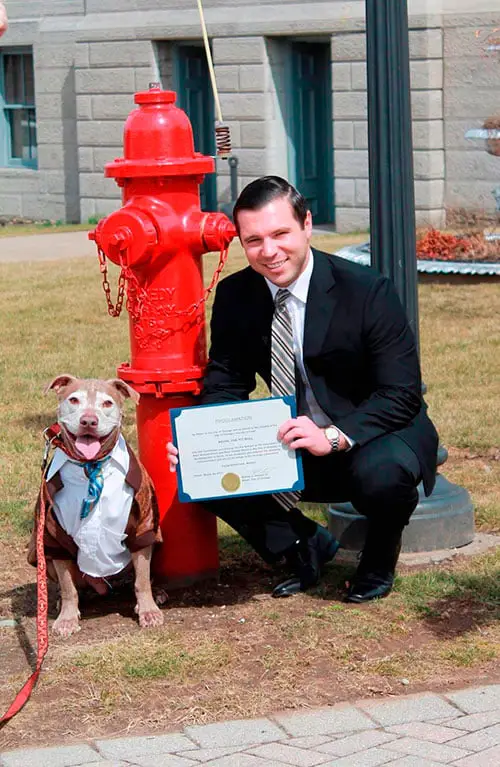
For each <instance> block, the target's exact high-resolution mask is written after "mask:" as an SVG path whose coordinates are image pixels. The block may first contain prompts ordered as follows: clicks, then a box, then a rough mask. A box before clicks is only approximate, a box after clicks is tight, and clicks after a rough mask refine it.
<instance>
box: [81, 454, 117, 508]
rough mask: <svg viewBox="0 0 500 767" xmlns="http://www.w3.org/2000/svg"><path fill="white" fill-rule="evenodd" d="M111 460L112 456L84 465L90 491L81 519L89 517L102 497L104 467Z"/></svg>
mask: <svg viewBox="0 0 500 767" xmlns="http://www.w3.org/2000/svg"><path fill="white" fill-rule="evenodd" d="M109 458H110V456H107V457H106V458H103V460H102V461H87V463H84V464H83V470H84V472H85V476H86V477H88V480H89V489H88V495H87V497H86V498H85V499H84V500H83V501H82V508H81V510H80V519H86V517H88V515H89V514H90V512H91V511H92V509H93V508H95V506H96V505H97V503H98V501H99V498H100V497H101V493H102V488H103V485H104V476H103V473H102V466H103V464H104V463H106V461H108V460H109Z"/></svg>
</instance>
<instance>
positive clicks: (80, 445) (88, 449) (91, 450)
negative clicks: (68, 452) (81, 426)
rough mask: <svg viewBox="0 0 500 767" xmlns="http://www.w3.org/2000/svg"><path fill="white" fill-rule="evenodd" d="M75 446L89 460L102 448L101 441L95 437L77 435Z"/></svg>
mask: <svg viewBox="0 0 500 767" xmlns="http://www.w3.org/2000/svg"><path fill="white" fill-rule="evenodd" d="M75 447H76V449H77V450H78V452H79V453H81V454H82V455H83V456H85V458H86V459H87V461H91V460H92V459H93V458H95V457H96V455H97V453H98V452H99V450H100V449H101V443H100V442H99V440H98V439H95V437H88V436H85V437H77V438H76V440H75Z"/></svg>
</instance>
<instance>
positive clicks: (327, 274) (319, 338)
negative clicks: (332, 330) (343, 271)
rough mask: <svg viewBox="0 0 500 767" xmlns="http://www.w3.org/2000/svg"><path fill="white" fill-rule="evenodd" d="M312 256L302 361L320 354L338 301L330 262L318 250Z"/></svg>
mask: <svg viewBox="0 0 500 767" xmlns="http://www.w3.org/2000/svg"><path fill="white" fill-rule="evenodd" d="M313 254H314V267H313V271H312V275H311V282H310V283H309V291H308V294H307V304H306V316H305V322H304V360H306V359H307V358H308V357H316V356H317V355H319V353H320V352H321V348H322V346H323V341H324V339H325V336H326V333H327V331H328V328H329V327H330V324H331V321H332V317H333V314H334V311H335V308H336V305H337V300H338V297H337V295H336V289H335V277H334V275H333V268H332V265H331V263H330V261H329V260H328V258H327V257H326V255H325V254H324V253H321V251H319V250H313Z"/></svg>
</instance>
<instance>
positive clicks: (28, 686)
mask: <svg viewBox="0 0 500 767" xmlns="http://www.w3.org/2000/svg"><path fill="white" fill-rule="evenodd" d="M47 433H48V434H47ZM51 434H53V432H51V430H49V429H46V430H45V432H44V435H45V439H46V440H47V443H46V445H45V454H44V457H43V462H42V478H43V476H44V475H45V468H46V466H47V459H48V455H49V450H50V447H51V445H52V442H53V441H54V439H55V438H56V435H55V434H54V435H53V436H50V435H51ZM45 500H46V499H45V488H44V483H43V482H42V489H41V492H40V514H39V517H38V524H37V530H36V559H37V562H36V579H37V580H36V590H37V608H36V631H37V654H36V667H35V670H34V671H33V673H32V674H31V676H30V677H29V679H28V680H27V681H26V682H25V683H24V685H23V686H22V688H21V689H20V690H19V692H18V693H17V695H16V697H15V698H14V700H13V701H12V703H11V704H10V706H9V708H8V709H7V711H6V712H5V714H4V715H3V716H2V717H1V718H0V729H1V728H2V727H3V726H4V725H5V724H7V722H8V721H9V719H12V717H14V716H15V715H16V714H17V713H19V711H20V710H21V709H22V707H23V706H24V705H25V704H26V703H27V702H28V700H29V698H30V696H31V693H32V692H33V689H34V687H35V685H36V683H37V681H38V677H39V676H40V671H41V670H42V664H43V661H44V658H45V656H46V654H47V650H48V649H49V626H48V606H49V605H48V595H47V563H46V561H45V551H44V547H43V538H44V531H45Z"/></svg>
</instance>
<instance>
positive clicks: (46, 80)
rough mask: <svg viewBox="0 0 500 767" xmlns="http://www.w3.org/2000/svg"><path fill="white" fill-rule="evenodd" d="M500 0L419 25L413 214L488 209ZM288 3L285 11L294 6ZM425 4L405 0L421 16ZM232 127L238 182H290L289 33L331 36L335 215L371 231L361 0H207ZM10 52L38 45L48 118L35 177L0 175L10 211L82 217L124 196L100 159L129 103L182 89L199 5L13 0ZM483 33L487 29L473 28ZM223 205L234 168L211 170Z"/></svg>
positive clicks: (117, 148) (414, 22)
mask: <svg viewBox="0 0 500 767" xmlns="http://www.w3.org/2000/svg"><path fill="white" fill-rule="evenodd" d="M497 3H498V0H491V2H490V0H482V3H481V8H486V7H488V6H491V10H490V12H489V13H487V12H481V8H480V9H476V8H475V6H474V3H473V0H446V2H443V3H441V4H440V6H439V13H440V15H434V16H433V15H427V16H415V15H413V16H411V17H410V53H411V84H412V112H413V140H414V169H415V199H416V203H417V221H418V223H419V224H422V225H428V224H433V225H441V224H442V223H443V218H444V211H445V209H446V208H452V207H467V208H475V209H478V208H479V209H481V208H486V209H487V210H494V205H495V202H494V199H493V196H492V194H491V191H492V189H493V188H494V187H495V186H498V185H499V184H500V159H499V158H496V157H492V156H490V155H488V154H487V153H486V152H485V151H484V148H483V145H482V144H481V143H477V142H475V143H474V142H471V141H467V140H466V139H465V138H464V133H465V131H466V130H467V129H468V128H474V127H480V126H481V125H482V122H483V120H484V119H485V118H486V117H488V116H490V115H492V114H495V113H500V100H499V96H498V94H499V92H500V88H499V85H500V60H499V58H498V55H497V56H495V57H488V56H487V55H486V53H485V49H484V48H485V46H484V41H485V39H486V38H487V36H488V34H491V33H492V32H493V30H494V29H495V27H497V26H500V13H499V11H498V8H497ZM284 6H286V8H285V7H284ZM427 6H428V4H427V3H424V1H423V0H421V2H420V0H413V1H412V2H411V3H410V10H411V12H412V13H414V14H417V13H425V12H426V9H427ZM204 7H205V12H206V21H207V25H208V29H209V34H210V37H211V39H212V49H213V56H214V64H215V68H216V76H217V82H218V87H219V91H220V98H221V105H222V112H223V116H224V119H225V120H226V121H227V122H228V123H229V125H230V128H231V135H232V143H233V148H234V151H235V153H236V154H237V155H238V158H239V168H238V170H239V185H240V189H241V187H242V186H243V185H244V184H245V183H247V182H248V181H251V180H252V179H253V178H255V177H256V176H259V175H261V174H263V173H277V174H279V175H284V176H288V177H289V178H290V179H291V180H292V181H293V170H292V169H293V162H292V160H291V158H292V157H293V147H292V146H291V144H290V139H289V131H288V130H287V128H288V124H289V119H290V116H289V114H287V110H289V109H290V105H289V103H288V104H287V99H286V98H285V92H286V85H287V77H288V74H287V61H288V58H289V57H288V53H289V50H288V47H289V45H290V42H289V41H290V40H297V39H300V38H302V39H311V40H328V39H330V40H331V75H332V112H333V124H332V131H333V145H334V161H333V170H334V184H335V205H336V222H337V228H338V229H339V230H340V231H346V230H353V229H354V230H356V229H358V230H359V229H366V228H368V225H369V184H368V149H367V92H366V40H365V32H364V0H351V1H350V2H344V1H343V0H342V2H341V0H331V1H330V2H326V0H316V1H315V2H311V3H305V2H304V3H297V2H296V1H295V0H282V2H280V3H278V2H271V1H270V0H257V2H256V3H254V4H253V5H250V4H249V3H248V0H206V2H204ZM8 10H9V18H10V26H9V30H8V32H7V34H6V35H4V36H3V37H2V38H1V40H0V46H1V47H6V46H9V47H10V46H32V48H33V53H34V61H35V89H36V109H37V122H38V153H39V165H38V169H37V170H30V169H27V168H25V169H21V168H20V169H14V168H12V169H5V168H0V214H7V215H18V216H19V215H22V216H26V217H34V218H35V217H36V218H51V219H55V220H57V219H63V220H67V221H74V220H78V219H81V220H82V221H86V220H88V219H89V218H93V217H96V216H102V215H105V214H106V213H108V212H110V211H111V210H113V209H115V208H116V207H117V206H118V205H119V202H120V193H119V189H118V187H117V186H116V184H115V182H114V181H112V180H108V179H105V178H104V176H103V168H104V165H105V163H106V162H108V161H110V160H113V159H114V158H115V157H117V156H121V155H122V153H123V143H122V141H123V136H122V134H123V126H124V121H125V119H126V117H127V115H128V114H129V112H130V111H131V109H132V108H133V106H134V103H133V94H134V93H135V92H136V91H137V90H143V89H146V88H147V87H148V84H149V82H150V81H152V80H160V82H161V83H162V86H163V87H165V88H171V87H173V71H172V69H173V64H172V61H173V48H174V46H175V44H176V43H177V42H191V41H194V40H196V41H199V39H200V25H199V18H198V13H197V9H196V7H195V6H193V3H192V2H190V0H177V1H176V0H133V2H130V3H128V2H127V3H126V4H125V6H124V4H123V3H122V2H119V0H51V1H50V2H49V3H47V2H46V1H45V2H44V1H43V0H9V1H8ZM476 32H477V33H478V34H477V35H476ZM217 171H218V178H217V191H218V199H219V202H220V203H222V202H227V201H228V200H229V197H230V183H229V178H230V177H229V168H228V165H227V163H226V162H224V161H221V160H218V161H217Z"/></svg>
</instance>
